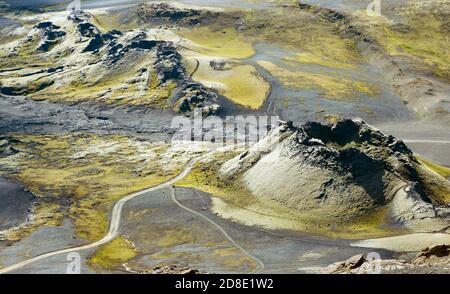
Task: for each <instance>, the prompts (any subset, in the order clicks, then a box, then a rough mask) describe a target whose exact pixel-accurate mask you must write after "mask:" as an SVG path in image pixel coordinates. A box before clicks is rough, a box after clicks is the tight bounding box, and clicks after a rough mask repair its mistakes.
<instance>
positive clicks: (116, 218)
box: [0, 158, 264, 274]
mask: <svg viewBox="0 0 450 294" xmlns="http://www.w3.org/2000/svg"><path fill="white" fill-rule="evenodd" d="M198 161H199V158H197V159H194V160H192V161H190V162H189V163H188V164H187V165H186V167H185V168H184V170H183V171H182V172H181V173H180V174H179V175H178V176H176V177H175V178H173V179H171V180H169V181H167V182H165V183H162V184H160V185H158V186H154V187H151V188H148V189H146V190H142V191H139V192H136V193H133V194H130V195H128V196H126V197H124V198H122V199H121V200H119V201H118V202H116V204H115V205H114V207H113V210H112V213H111V222H110V226H109V231H108V234H106V235H105V236H104V237H103V238H102V239H101V240H98V241H96V242H94V243H91V244H87V245H81V246H77V247H71V248H66V249H60V250H56V251H51V252H48V253H44V254H41V255H38V256H36V257H33V258H30V259H28V260H25V261H22V262H19V263H17V264H15V265H12V266H9V267H5V268H2V269H0V274H6V273H9V272H12V271H15V270H18V269H20V268H22V267H24V266H27V265H30V264H32V263H34V262H37V261H39V260H43V259H46V258H49V257H53V256H56V255H61V254H67V253H70V252H76V251H81V250H87V249H92V248H95V247H98V246H101V245H104V244H106V243H109V242H111V241H112V240H114V239H115V238H116V237H117V236H118V234H119V228H120V219H121V216H122V209H123V206H124V205H125V203H127V202H128V201H130V200H131V199H133V198H136V197H138V196H141V195H143V194H146V193H149V192H154V191H157V190H161V189H165V188H170V191H171V195H172V201H173V202H174V203H175V204H176V205H177V206H179V207H180V208H182V209H184V210H186V211H188V212H190V213H192V214H195V215H197V216H199V217H201V218H203V219H204V220H206V221H208V222H209V223H210V224H212V225H214V226H215V227H216V228H217V229H218V230H219V231H220V232H221V233H222V234H223V235H224V236H225V237H226V238H227V239H228V240H229V241H230V242H231V243H232V244H233V245H234V246H235V247H237V248H238V249H239V250H241V251H242V252H243V253H244V254H245V255H247V256H248V257H250V258H251V259H253V260H255V261H256V263H258V268H257V270H256V272H260V271H262V270H263V269H264V263H263V262H262V261H261V260H259V259H258V258H257V257H255V256H253V255H252V254H250V253H249V252H248V251H247V250H245V249H244V248H242V247H241V246H240V245H239V244H238V243H237V242H236V241H235V240H234V239H233V238H231V236H230V235H229V234H228V233H227V232H226V231H225V230H224V229H223V228H222V227H221V226H220V225H219V224H218V223H216V222H214V221H213V220H211V219H209V218H208V217H206V216H204V215H203V214H201V213H198V212H196V211H194V210H192V209H190V208H188V207H186V206H184V205H183V204H181V203H180V202H179V201H178V200H177V198H176V196H175V189H174V188H173V187H172V185H173V184H175V183H176V182H178V181H180V180H182V179H183V178H185V177H186V176H187V175H188V174H189V173H190V172H191V170H192V167H193V166H194V164H195V163H196V162H198Z"/></svg>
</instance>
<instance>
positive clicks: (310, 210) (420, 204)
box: [221, 119, 450, 230]
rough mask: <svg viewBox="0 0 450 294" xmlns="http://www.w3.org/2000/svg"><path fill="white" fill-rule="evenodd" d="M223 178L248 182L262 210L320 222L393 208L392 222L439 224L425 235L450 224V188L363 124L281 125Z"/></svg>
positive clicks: (355, 121)
mask: <svg viewBox="0 0 450 294" xmlns="http://www.w3.org/2000/svg"><path fill="white" fill-rule="evenodd" d="M221 173H222V175H223V176H224V177H226V178H228V179H232V180H235V181H236V180H237V181H242V182H243V184H244V185H245V186H246V187H247V188H248V189H249V190H250V191H251V192H252V194H253V195H255V196H256V197H257V198H258V201H260V202H261V203H266V205H270V203H277V204H281V205H282V206H284V207H286V208H289V209H294V211H297V212H298V213H299V214H303V213H307V214H309V215H315V218H318V219H322V220H325V219H329V218H331V219H334V220H337V221H350V220H352V219H356V218H357V217H360V216H364V215H367V214H368V213H370V212H372V211H374V210H375V209H377V208H389V216H390V219H391V220H392V221H396V222H398V223H403V224H411V227H412V226H414V227H418V226H417V224H416V221H417V220H422V219H434V220H436V221H433V222H432V223H429V225H430V227H428V228H425V229H426V230H433V229H443V228H445V227H447V226H448V225H450V223H449V219H448V215H449V210H448V208H445V207H439V206H440V205H446V204H448V203H449V199H448V192H449V191H450V183H449V182H448V181H447V180H446V179H445V178H443V177H441V176H440V175H438V174H436V173H434V172H432V171H431V170H428V169H427V168H426V167H424V166H423V165H421V164H420V163H419V162H418V161H417V160H416V159H415V157H414V155H413V153H412V152H411V151H410V150H409V149H408V147H407V146H406V145H405V144H404V143H403V142H402V141H401V140H396V139H395V138H394V137H392V136H388V135H385V134H383V133H382V132H380V131H378V130H376V129H374V128H372V127H371V126H369V125H367V124H366V123H364V122H363V121H361V120H358V119H345V120H341V121H338V122H337V123H336V124H334V125H322V124H319V123H315V122H310V123H307V124H305V125H303V126H301V127H299V128H297V127H294V126H293V125H292V123H290V122H288V123H285V122H281V123H280V125H279V126H278V127H276V128H275V129H273V130H271V131H270V132H269V134H268V136H267V137H265V138H264V139H263V140H261V141H260V142H258V143H257V144H256V145H254V146H252V147H251V148H250V149H249V150H248V151H246V152H245V153H243V154H241V155H240V156H238V157H235V158H233V159H231V160H230V161H228V162H226V163H225V164H224V165H223V166H222V168H221ZM430 182H433V183H434V184H433V185H434V187H436V186H435V185H439V187H440V189H441V190H440V193H433V190H432V189H430V187H429V183H430ZM393 200H395V201H393ZM412 223H414V224H412ZM421 229H424V228H423V227H421Z"/></svg>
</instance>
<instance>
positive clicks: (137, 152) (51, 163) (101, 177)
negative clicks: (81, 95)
mask: <svg viewBox="0 0 450 294" xmlns="http://www.w3.org/2000/svg"><path fill="white" fill-rule="evenodd" d="M15 138H16V139H17V140H18V142H19V143H17V144H16V146H15V148H17V149H19V150H20V151H21V152H19V153H18V154H16V155H13V156H10V157H7V158H3V159H2V160H1V163H2V167H3V168H4V169H3V172H4V173H6V172H9V173H11V170H12V171H13V172H12V174H10V176H11V177H13V178H15V179H17V180H19V181H21V182H23V183H24V184H25V185H26V186H27V187H28V189H29V190H30V191H31V192H33V193H34V194H36V195H38V196H39V197H40V198H42V199H43V200H44V199H45V201H44V202H43V204H42V205H43V207H46V209H47V210H48V209H49V208H50V207H54V206H55V203H61V202H62V201H63V200H64V199H66V200H68V201H69V203H71V204H70V207H61V208H60V211H59V213H58V214H55V215H56V216H58V215H63V214H64V215H67V216H69V217H71V218H72V219H73V220H74V222H75V227H76V233H77V235H79V236H80V237H82V238H84V239H86V240H92V241H93V240H98V239H100V238H101V237H102V236H103V235H104V234H105V232H106V230H107V227H108V212H109V209H110V207H111V205H112V203H113V202H115V201H117V200H118V199H120V198H121V197H123V196H125V195H128V194H130V193H132V192H136V191H140V190H143V189H146V188H148V187H151V186H155V185H157V184H160V183H162V182H164V181H167V180H168V179H169V178H172V177H174V176H175V175H177V174H178V173H179V171H180V169H181V168H182V166H183V165H184V163H183V162H184V161H185V160H188V158H186V157H184V158H181V159H180V158H178V160H179V161H178V162H177V161H176V160H175V161H170V162H167V160H169V159H167V158H166V159H163V157H164V156H167V157H168V158H171V157H173V156H175V157H176V155H175V154H165V152H167V150H168V148H169V145H168V144H163V143H162V144H158V143H154V144H150V143H145V142H138V141H135V140H133V139H131V138H129V137H126V136H123V135H105V136H100V135H95V134H89V133H87V134H66V135H42V136H38V135H16V136H15ZM172 160H173V159H172ZM54 210H56V208H54V209H53V210H52V211H54ZM38 212H39V211H37V212H36V215H37V216H36V217H37V218H38V219H46V218H45V215H46V214H45V215H44V214H40V213H38ZM58 219H59V218H55V220H58ZM43 223H44V222H39V225H42V224H43ZM56 223H57V222H56ZM52 224H55V221H54V220H52ZM19 232H20V231H19Z"/></svg>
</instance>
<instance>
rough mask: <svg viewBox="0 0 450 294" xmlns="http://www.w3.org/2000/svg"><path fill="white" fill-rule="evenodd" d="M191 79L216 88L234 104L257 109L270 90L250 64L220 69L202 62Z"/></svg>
mask: <svg viewBox="0 0 450 294" xmlns="http://www.w3.org/2000/svg"><path fill="white" fill-rule="evenodd" d="M193 79H194V80H196V81H199V82H201V83H203V84H205V85H207V86H210V87H212V88H216V89H217V90H218V92H219V93H220V94H222V95H224V96H225V97H227V98H229V99H230V100H231V101H233V102H235V103H236V104H239V105H242V106H245V107H248V108H252V109H259V108H260V107H261V106H262V105H263V103H264V101H265V100H266V98H267V96H268V94H269V91H270V85H269V83H268V82H267V81H265V80H264V78H263V77H262V76H261V75H259V73H258V72H257V71H256V69H255V68H254V67H253V66H251V65H233V66H231V67H230V68H229V69H227V70H223V71H221V70H213V69H212V68H211V67H210V66H209V64H206V63H205V62H203V63H201V65H200V67H199V69H198V70H197V72H196V73H195V75H194V76H193Z"/></svg>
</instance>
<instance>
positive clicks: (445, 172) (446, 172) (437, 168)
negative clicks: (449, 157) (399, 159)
mask: <svg viewBox="0 0 450 294" xmlns="http://www.w3.org/2000/svg"><path fill="white" fill-rule="evenodd" d="M416 158H417V160H418V161H419V162H420V163H421V164H423V165H424V166H426V167H427V168H429V169H431V170H432V171H434V172H435V173H437V174H439V175H441V176H443V177H444V178H448V177H450V168H449V167H446V166H443V165H440V164H437V163H434V162H431V161H428V160H426V159H423V158H421V157H419V156H416Z"/></svg>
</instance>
